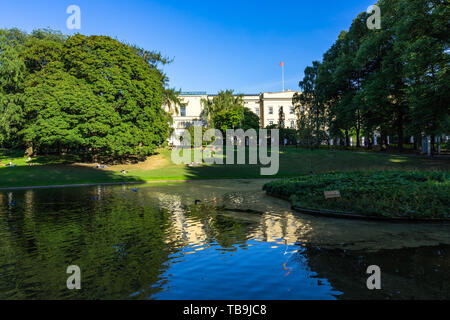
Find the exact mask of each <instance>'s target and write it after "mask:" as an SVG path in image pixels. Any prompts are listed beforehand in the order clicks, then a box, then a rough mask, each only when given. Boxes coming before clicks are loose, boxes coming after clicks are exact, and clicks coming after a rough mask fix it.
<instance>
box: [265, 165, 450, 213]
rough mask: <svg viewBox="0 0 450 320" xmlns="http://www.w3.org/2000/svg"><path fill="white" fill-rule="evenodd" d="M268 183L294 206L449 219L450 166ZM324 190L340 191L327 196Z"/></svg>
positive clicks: (272, 191) (268, 187)
mask: <svg viewBox="0 0 450 320" xmlns="http://www.w3.org/2000/svg"><path fill="white" fill-rule="evenodd" d="M263 189H264V190H265V191H266V192H267V194H269V195H271V196H276V197H280V198H283V199H288V200H289V201H290V202H291V203H292V205H293V207H294V208H298V209H307V210H312V211H320V210H325V211H327V210H331V211H333V212H335V213H342V214H353V215H355V216H356V215H358V216H365V217H379V218H405V219H449V218H450V213H449V208H450V174H449V173H448V172H417V171H414V172H398V171H392V172H388V171H383V172H346V173H327V174H319V175H313V176H310V175H307V176H301V177H298V178H294V179H288V180H277V181H272V182H270V183H267V184H265V185H264V187H263ZM325 191H339V193H340V197H337V198H332V199H326V198H325V196H324V192H325Z"/></svg>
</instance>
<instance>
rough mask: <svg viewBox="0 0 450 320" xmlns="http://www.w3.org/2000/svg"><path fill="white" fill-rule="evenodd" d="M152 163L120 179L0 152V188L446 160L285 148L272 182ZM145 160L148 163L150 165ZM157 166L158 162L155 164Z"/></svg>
mask: <svg viewBox="0 0 450 320" xmlns="http://www.w3.org/2000/svg"><path fill="white" fill-rule="evenodd" d="M156 157H158V159H159V160H158V161H159V162H160V163H161V162H162V165H159V166H155V168H152V169H148V168H146V167H145V166H142V165H141V164H136V165H129V166H127V168H126V170H127V171H128V174H127V175H122V174H121V173H120V170H121V167H120V166H118V167H112V168H109V169H107V170H100V169H95V168H94V165H91V166H86V165H83V166H82V165H76V164H71V163H70V162H71V161H73V160H72V159H61V158H56V157H39V158H34V159H33V160H32V162H34V163H36V164H37V165H36V166H32V167H29V166H27V164H26V159H25V158H24V157H23V152H20V153H19V152H16V153H11V152H8V151H6V150H0V161H2V163H3V164H6V163H8V162H9V161H12V163H13V165H16V167H14V168H10V167H4V166H2V167H0V188H6V187H25V186H45V185H62V184H86V183H106V182H125V181H130V182H131V181H132V182H139V181H158V180H188V179H222V178H271V177H273V178H279V177H295V176H299V175H303V174H309V173H310V172H311V171H312V172H313V173H326V172H342V171H369V170H370V171H375V170H376V171H384V170H389V171H392V170H401V171H412V170H420V171H449V169H450V159H444V158H439V159H430V158H427V157H421V156H407V155H405V156H398V155H388V154H383V153H374V152H371V153H362V152H361V153H359V152H352V151H331V150H314V151H309V150H305V149H296V148H288V149H286V150H281V151H280V168H279V172H278V174H277V175H276V176H261V175H260V165H248V164H247V165H212V166H210V165H202V166H200V167H188V166H186V165H175V164H173V163H172V162H171V160H170V151H169V150H161V151H160V154H159V155H158V156H156ZM156 157H152V158H150V160H149V161H147V162H148V163H150V164H151V163H152V161H153V159H155V162H156ZM161 160H162V161H161Z"/></svg>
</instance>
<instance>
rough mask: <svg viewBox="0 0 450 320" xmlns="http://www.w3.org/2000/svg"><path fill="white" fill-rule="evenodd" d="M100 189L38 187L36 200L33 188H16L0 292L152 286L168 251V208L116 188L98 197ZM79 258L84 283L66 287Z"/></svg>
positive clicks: (1, 218) (108, 294)
mask: <svg viewBox="0 0 450 320" xmlns="http://www.w3.org/2000/svg"><path fill="white" fill-rule="evenodd" d="M66 193H70V195H69V196H67V199H70V201H65V200H66V197H65V196H64V195H65V194H66ZM93 193H95V194H97V193H98V190H93V189H89V190H86V189H83V190H82V191H81V192H80V191H79V190H77V189H66V190H64V191H62V190H58V191H49V190H45V191H42V192H40V191H35V195H34V196H33V202H34V205H33V206H30V203H29V201H28V200H27V197H28V198H29V197H30V195H29V194H28V195H27V197H24V195H23V194H21V193H17V194H16V198H17V202H18V205H17V207H16V208H14V210H15V211H14V214H13V215H12V214H11V213H10V212H8V210H9V209H6V210H5V206H3V208H2V212H3V214H2V215H0V237H1V239H2V240H0V241H1V246H2V252H1V253H0V267H1V270H0V272H1V273H2V277H0V293H1V295H0V298H16V299H17V298H45V299H49V298H66V299H67V298H77V299H99V298H111V299H115V298H124V296H125V297H126V296H127V295H129V294H131V293H136V297H141V298H142V297H148V296H150V295H151V294H152V290H154V289H152V288H151V285H152V284H153V283H155V282H156V281H158V279H159V275H160V274H161V273H162V272H163V271H164V270H163V269H164V268H165V267H164V263H165V262H166V261H167V259H168V255H169V252H168V250H167V247H166V244H165V229H167V227H168V214H167V213H166V212H164V211H161V210H157V209H155V208H152V207H145V206H141V205H139V204H138V203H137V202H136V201H135V200H134V199H132V198H123V197H119V196H116V195H115V194H109V195H108V200H107V201H97V200H93V199H92V194H93ZM56 195H57V197H56V198H55V196H56ZM55 199H57V200H55ZM25 213H26V214H25ZM4 245H5V246H4ZM3 248H4V250H3ZM72 264H75V265H78V266H79V267H80V268H81V276H82V290H67V288H66V280H67V277H68V275H67V274H66V268H67V266H69V265H72Z"/></svg>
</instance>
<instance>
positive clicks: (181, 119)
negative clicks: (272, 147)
mask: <svg viewBox="0 0 450 320" xmlns="http://www.w3.org/2000/svg"><path fill="white" fill-rule="evenodd" d="M295 93H296V91H291V90H287V91H284V92H263V93H259V94H244V95H243V98H244V106H245V107H246V108H248V109H249V110H250V111H252V112H253V113H255V114H256V115H258V117H259V119H260V126H261V128H265V127H268V126H270V125H273V124H278V121H279V114H280V110H282V111H283V114H284V124H285V127H286V128H296V126H297V113H296V112H295V109H294V105H293V103H292V98H293V97H294V94H295ZM214 96H215V95H212V94H207V93H206V92H183V93H181V94H180V100H181V103H180V105H179V106H177V107H178V112H177V113H176V114H174V113H172V116H173V129H174V130H173V133H172V136H171V137H170V140H169V143H170V144H172V145H179V144H180V137H181V136H182V134H183V132H184V131H185V130H186V129H188V128H189V127H190V126H191V125H194V124H195V125H196V124H201V125H206V122H205V120H204V119H203V117H202V115H203V104H202V100H203V99H213V98H214ZM165 108H166V110H168V107H167V106H166V107H165Z"/></svg>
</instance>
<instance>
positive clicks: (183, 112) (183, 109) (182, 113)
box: [180, 106, 186, 117]
mask: <svg viewBox="0 0 450 320" xmlns="http://www.w3.org/2000/svg"><path fill="white" fill-rule="evenodd" d="M180 116H181V117H186V106H181V107H180Z"/></svg>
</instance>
